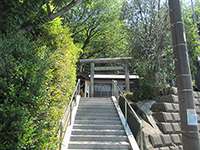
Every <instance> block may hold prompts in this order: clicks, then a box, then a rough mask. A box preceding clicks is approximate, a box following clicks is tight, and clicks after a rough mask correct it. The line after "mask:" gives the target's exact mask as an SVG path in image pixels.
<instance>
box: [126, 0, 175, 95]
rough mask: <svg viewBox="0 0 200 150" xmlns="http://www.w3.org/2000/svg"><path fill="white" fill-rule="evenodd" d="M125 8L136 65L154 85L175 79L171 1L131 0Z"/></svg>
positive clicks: (147, 82)
mask: <svg viewBox="0 0 200 150" xmlns="http://www.w3.org/2000/svg"><path fill="white" fill-rule="evenodd" d="M123 12H124V13H123V18H124V21H125V22H126V25H127V28H128V30H129V33H130V34H129V44H130V46H129V49H130V53H131V55H132V56H133V58H134V59H133V62H132V64H133V65H132V66H133V68H134V69H136V72H137V73H139V75H140V76H142V77H144V82H145V84H148V86H149V87H153V89H154V88H156V87H163V86H164V85H166V84H169V83H170V82H171V81H173V80H174V73H173V68H174V66H173V53H172V49H171V46H170V39H171V38H170V32H169V31H170V25H169V19H168V8H167V4H166V3H165V2H163V1H157V0H151V1H145V0H130V1H129V0H127V1H126V2H125V3H124V6H123ZM149 95H151V94H149Z"/></svg>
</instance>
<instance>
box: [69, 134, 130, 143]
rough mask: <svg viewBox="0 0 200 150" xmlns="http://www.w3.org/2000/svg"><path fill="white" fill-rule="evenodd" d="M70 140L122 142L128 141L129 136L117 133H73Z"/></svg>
mask: <svg viewBox="0 0 200 150" xmlns="http://www.w3.org/2000/svg"><path fill="white" fill-rule="evenodd" d="M70 141H104V142H110V141H111V142H122V141H125V142H127V141H128V138H127V136H115V135H72V136H71V137H70Z"/></svg>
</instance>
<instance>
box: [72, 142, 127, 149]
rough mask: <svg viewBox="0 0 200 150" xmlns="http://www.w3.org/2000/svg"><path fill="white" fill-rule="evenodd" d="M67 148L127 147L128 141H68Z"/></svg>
mask: <svg viewBox="0 0 200 150" xmlns="http://www.w3.org/2000/svg"><path fill="white" fill-rule="evenodd" d="M68 147H69V149H128V148H129V143H128V142H90V141H87V142H70V143H69V146H68Z"/></svg>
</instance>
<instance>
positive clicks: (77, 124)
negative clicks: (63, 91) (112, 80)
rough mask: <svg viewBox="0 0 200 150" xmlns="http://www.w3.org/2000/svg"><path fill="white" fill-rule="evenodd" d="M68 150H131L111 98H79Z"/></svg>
mask: <svg viewBox="0 0 200 150" xmlns="http://www.w3.org/2000/svg"><path fill="white" fill-rule="evenodd" d="M68 149H76V150H77V149H90V150H92V149H95V150H96V149H114V150H118V149H120V150H129V149H132V148H131V145H130V142H129V140H128V136H127V134H126V132H125V129H124V126H123V125H122V123H121V119H120V117H119V115H118V112H117V109H116V107H115V105H114V103H113V101H112V99H111V98H81V100H80V102H79V106H78V109H77V112H76V117H75V121H74V124H73V128H72V131H71V135H70V139H69V142H68Z"/></svg>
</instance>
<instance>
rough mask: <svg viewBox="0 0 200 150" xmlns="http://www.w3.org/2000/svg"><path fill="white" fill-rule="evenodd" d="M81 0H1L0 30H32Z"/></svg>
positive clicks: (62, 13) (59, 15)
mask: <svg viewBox="0 0 200 150" xmlns="http://www.w3.org/2000/svg"><path fill="white" fill-rule="evenodd" d="M80 2H81V0H61V1H60V0H52V1H49V0H25V1H20V0H2V1H1V2H0V4H1V6H0V19H1V24H2V25H3V26H1V28H0V31H1V32H5V31H6V30H8V29H12V30H13V29H15V30H27V31H32V30H33V29H34V28H36V27H38V26H40V25H43V24H44V23H46V22H48V21H52V20H54V19H55V18H56V17H61V16H63V15H64V14H65V13H67V12H68V11H69V10H70V9H71V8H73V7H74V6H76V5H77V4H78V3H80Z"/></svg>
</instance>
